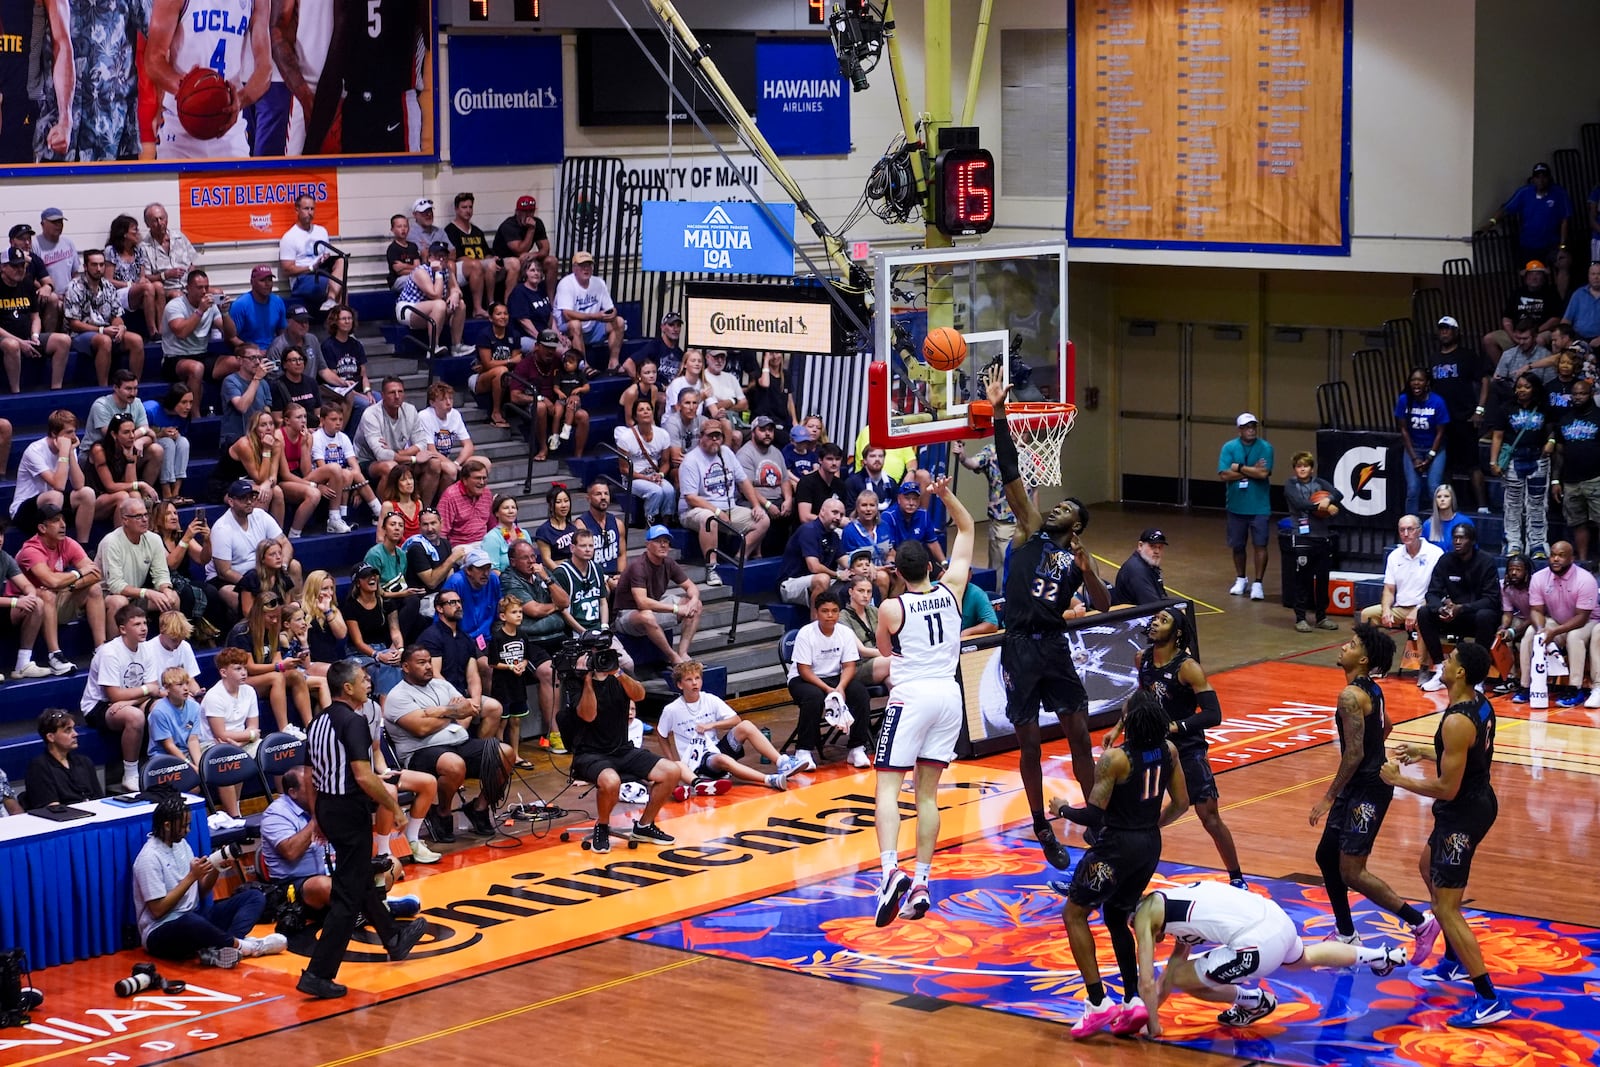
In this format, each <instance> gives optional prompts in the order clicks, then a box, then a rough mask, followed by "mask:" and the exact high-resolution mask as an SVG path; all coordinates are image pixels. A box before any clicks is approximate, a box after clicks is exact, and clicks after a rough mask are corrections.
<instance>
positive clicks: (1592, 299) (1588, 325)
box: [1561, 263, 1600, 347]
mask: <svg viewBox="0 0 1600 1067" xmlns="http://www.w3.org/2000/svg"><path fill="white" fill-rule="evenodd" d="M1561 321H1563V322H1565V323H1568V324H1569V325H1571V327H1572V329H1573V330H1574V331H1575V332H1576V333H1577V335H1578V338H1579V339H1580V340H1583V341H1588V342H1589V345H1590V346H1591V347H1593V346H1594V345H1600V263H1591V264H1589V284H1588V285H1587V286H1585V287H1584V288H1582V289H1579V290H1577V291H1576V292H1574V293H1573V294H1572V299H1571V300H1568V301H1567V313H1566V314H1565V315H1563V316H1562V317H1561Z"/></svg>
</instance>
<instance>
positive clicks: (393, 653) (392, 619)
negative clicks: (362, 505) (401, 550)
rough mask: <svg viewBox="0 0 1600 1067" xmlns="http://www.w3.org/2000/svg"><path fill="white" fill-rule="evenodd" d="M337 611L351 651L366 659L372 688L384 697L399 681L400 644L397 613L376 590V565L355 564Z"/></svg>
mask: <svg viewBox="0 0 1600 1067" xmlns="http://www.w3.org/2000/svg"><path fill="white" fill-rule="evenodd" d="M341 613H342V614H343V615H344V621H345V641H346V643H348V644H349V646H350V652H351V654H352V655H355V656H359V657H362V659H363V660H364V661H370V662H369V663H367V667H368V669H369V671H371V673H372V675H373V683H372V686H373V691H374V692H375V693H377V694H378V695H380V696H386V695H387V694H388V691H389V690H390V689H391V688H393V687H394V684H395V683H396V682H397V681H399V674H400V649H401V647H402V643H401V633H400V615H399V613H398V612H396V611H394V610H393V608H392V607H391V606H390V604H389V603H388V602H387V601H385V600H384V599H383V594H382V593H381V592H379V589H378V568H376V567H374V566H372V565H371V564H369V563H362V564H361V565H360V566H358V567H356V569H355V574H354V576H353V577H352V578H351V582H350V592H348V593H346V594H345V598H344V604H343V606H342V609H341Z"/></svg>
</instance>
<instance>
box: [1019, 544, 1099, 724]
mask: <svg viewBox="0 0 1600 1067" xmlns="http://www.w3.org/2000/svg"><path fill="white" fill-rule="evenodd" d="M1009 567H1010V569H1009V570H1008V571H1007V572H1006V635H1005V641H1004V643H1003V644H1002V645H1001V648H1000V669H1001V671H1002V673H1003V674H1004V677H1005V685H1006V718H1008V719H1010V720H1011V721H1012V722H1013V723H1023V722H1032V721H1035V720H1037V719H1038V717H1039V707H1040V705H1041V704H1043V706H1044V708H1045V709H1046V710H1047V711H1050V712H1052V713H1053V714H1055V715H1056V716H1058V717H1065V716H1067V715H1069V714H1072V713H1074V712H1081V711H1085V710H1087V708H1088V704H1089V695H1088V693H1087V692H1086V691H1085V690H1084V688H1083V680H1082V679H1081V678H1079V677H1078V669H1077V667H1076V666H1075V665H1074V663H1073V659H1072V644H1071V642H1069V641H1068V640H1067V636H1066V629H1067V623H1066V620H1065V619H1063V618H1062V617H1061V614H1062V612H1064V611H1066V610H1067V608H1068V607H1070V606H1071V604H1072V594H1073V593H1074V592H1076V591H1077V589H1078V587H1079V586H1080V585H1082V584H1083V571H1081V570H1080V569H1079V568H1078V561H1077V560H1076V559H1074V558H1073V556H1072V553H1071V552H1068V551H1067V550H1066V549H1063V548H1062V547H1060V546H1059V545H1057V544H1056V543H1055V542H1054V541H1052V540H1050V538H1049V537H1048V536H1046V534H1045V532H1044V531H1043V530H1041V531H1039V532H1038V533H1036V534H1034V535H1033V536H1032V537H1030V538H1028V539H1027V541H1025V542H1023V544H1022V545H1021V547H1019V548H1016V549H1014V550H1013V551H1012V553H1011V562H1010V564H1009Z"/></svg>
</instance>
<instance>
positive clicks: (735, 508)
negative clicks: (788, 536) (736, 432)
mask: <svg viewBox="0 0 1600 1067" xmlns="http://www.w3.org/2000/svg"><path fill="white" fill-rule="evenodd" d="M723 438H724V433H723V429H722V424H721V423H718V422H713V421H711V420H710V419H707V420H706V421H705V422H704V423H702V424H701V426H700V439H699V444H700V447H698V448H694V449H690V450H688V451H686V452H685V453H684V457H683V464H682V466H680V467H679V468H678V518H679V520H680V521H681V522H682V523H683V525H684V527H685V528H686V529H690V530H694V531H696V532H697V533H698V534H699V539H700V551H701V552H702V553H703V554H704V555H705V558H706V584H707V585H721V584H722V578H721V576H720V575H718V574H717V542H718V540H719V539H720V537H721V535H724V534H728V535H731V534H737V535H739V536H742V537H743V538H744V548H745V554H746V555H747V556H754V555H755V554H756V553H757V551H758V550H759V549H760V547H761V539H762V538H763V537H765V536H766V534H767V527H768V526H770V525H771V522H772V519H771V516H770V515H768V513H767V504H766V501H765V500H763V499H762V498H761V494H760V493H758V492H756V487H755V485H754V484H753V483H752V482H751V481H750V477H749V475H747V474H746V473H745V470H744V467H742V466H740V464H739V458H738V456H736V455H734V452H733V449H731V448H729V447H728V446H727V445H726V444H725V443H724V441H723ZM741 500H742V501H743V503H741V502H740V501H741Z"/></svg>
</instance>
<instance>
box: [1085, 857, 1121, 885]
mask: <svg viewBox="0 0 1600 1067" xmlns="http://www.w3.org/2000/svg"><path fill="white" fill-rule="evenodd" d="M1083 880H1084V881H1085V882H1088V883H1089V888H1090V889H1095V890H1099V889H1104V888H1105V887H1106V886H1108V885H1111V884H1112V883H1114V882H1115V881H1116V880H1117V874H1116V872H1115V871H1113V870H1112V869H1111V864H1109V863H1106V862H1104V861H1103V860H1096V861H1095V862H1093V863H1091V864H1090V865H1089V870H1088V871H1087V872H1086V873H1085V874H1084V876H1083Z"/></svg>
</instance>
